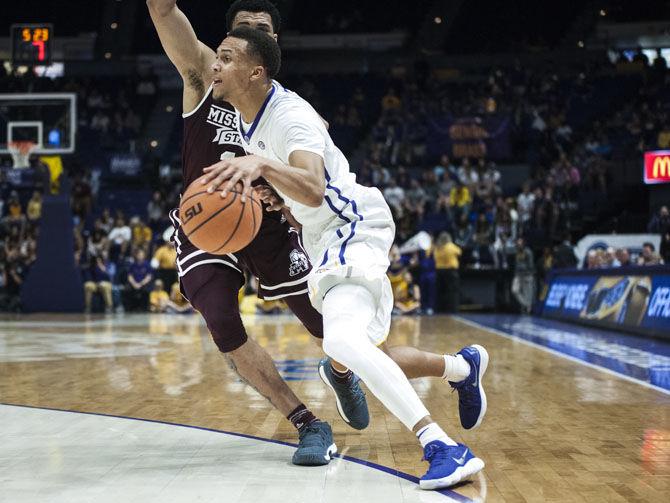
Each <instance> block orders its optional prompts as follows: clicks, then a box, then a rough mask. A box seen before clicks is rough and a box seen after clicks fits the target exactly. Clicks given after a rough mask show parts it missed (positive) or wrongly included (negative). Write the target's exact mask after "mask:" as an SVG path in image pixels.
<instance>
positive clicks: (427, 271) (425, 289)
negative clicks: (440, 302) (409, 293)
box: [416, 250, 437, 316]
mask: <svg viewBox="0 0 670 503" xmlns="http://www.w3.org/2000/svg"><path fill="white" fill-rule="evenodd" d="M416 262H417V263H418V266H419V292H420V294H421V296H420V300H421V312H422V313H423V314H426V315H428V316H432V315H433V314H434V313H435V302H436V300H437V299H436V297H437V274H436V271H435V257H434V256H433V251H432V250H427V251H425V250H420V251H419V252H418V253H417V256H416Z"/></svg>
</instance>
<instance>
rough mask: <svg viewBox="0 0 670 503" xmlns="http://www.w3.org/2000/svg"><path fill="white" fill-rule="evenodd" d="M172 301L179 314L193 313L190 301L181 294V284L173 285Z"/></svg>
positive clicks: (171, 291) (171, 290)
mask: <svg viewBox="0 0 670 503" xmlns="http://www.w3.org/2000/svg"><path fill="white" fill-rule="evenodd" d="M170 300H171V301H172V303H173V304H174V305H175V309H176V311H177V312H179V313H192V312H193V308H192V307H191V304H189V302H188V300H186V298H185V297H184V296H183V295H182V294H181V289H180V288H179V282H175V283H173V284H172V288H171V289H170Z"/></svg>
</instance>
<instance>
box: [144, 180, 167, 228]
mask: <svg viewBox="0 0 670 503" xmlns="http://www.w3.org/2000/svg"><path fill="white" fill-rule="evenodd" d="M164 217H165V205H164V204H163V196H162V195H161V193H160V191H158V190H157V191H155V192H154V193H153V195H152V196H151V201H149V203H148V204H147V219H148V221H149V227H151V229H152V230H153V231H154V232H158V231H159V229H160V227H161V224H162V222H163V218H164Z"/></svg>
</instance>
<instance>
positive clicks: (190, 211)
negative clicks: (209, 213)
mask: <svg viewBox="0 0 670 503" xmlns="http://www.w3.org/2000/svg"><path fill="white" fill-rule="evenodd" d="M200 213H202V205H201V204H200V203H196V204H194V205H193V206H190V207H189V208H186V211H184V222H183V223H186V222H189V221H190V220H191V219H192V218H193V217H195V216H196V215H199V214H200Z"/></svg>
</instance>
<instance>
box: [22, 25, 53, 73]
mask: <svg viewBox="0 0 670 503" xmlns="http://www.w3.org/2000/svg"><path fill="white" fill-rule="evenodd" d="M53 31H54V30H53V25H52V24H49V23H43V24H14V25H12V28H11V39H12V61H13V62H14V63H17V64H26V65H48V64H50V63H51V55H52V48H53Z"/></svg>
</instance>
